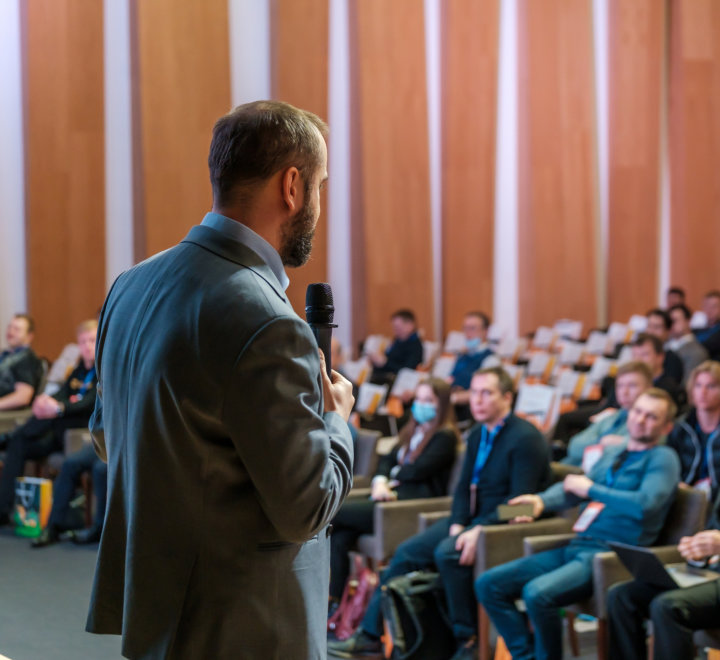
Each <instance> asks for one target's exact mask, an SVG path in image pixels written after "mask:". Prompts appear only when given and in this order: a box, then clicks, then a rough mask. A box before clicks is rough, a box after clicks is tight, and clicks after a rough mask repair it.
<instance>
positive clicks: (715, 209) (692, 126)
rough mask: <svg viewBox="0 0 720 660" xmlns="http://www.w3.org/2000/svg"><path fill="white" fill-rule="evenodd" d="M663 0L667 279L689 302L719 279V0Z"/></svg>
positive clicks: (693, 302) (696, 303) (696, 301)
mask: <svg viewBox="0 0 720 660" xmlns="http://www.w3.org/2000/svg"><path fill="white" fill-rule="evenodd" d="M671 7H672V9H671V16H672V28H671V30H672V31H671V36H670V115H669V124H670V162H671V204H672V220H671V229H670V232H671V240H670V250H671V256H670V263H671V280H672V284H674V285H678V286H682V287H684V288H685V289H686V290H687V293H688V296H689V297H688V302H689V303H690V304H691V305H693V306H694V307H697V306H699V304H700V302H701V299H702V296H703V295H704V293H705V292H707V291H709V290H711V289H717V288H718V285H719V284H720V260H718V258H717V255H718V246H720V177H718V171H719V170H720V5H718V3H717V2H714V1H713V0H691V1H688V0H674V1H673V3H672V5H671Z"/></svg>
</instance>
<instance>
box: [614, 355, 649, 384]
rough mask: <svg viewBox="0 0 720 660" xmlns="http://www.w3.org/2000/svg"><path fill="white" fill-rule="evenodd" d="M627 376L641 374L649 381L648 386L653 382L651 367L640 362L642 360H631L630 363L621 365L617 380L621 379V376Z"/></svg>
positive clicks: (616, 375)
mask: <svg viewBox="0 0 720 660" xmlns="http://www.w3.org/2000/svg"><path fill="white" fill-rule="evenodd" d="M625 374H640V375H641V376H642V377H643V378H644V379H645V380H646V381H647V383H648V385H650V384H651V383H652V382H653V377H652V372H651V371H650V367H648V366H647V365H646V364H645V363H644V362H640V360H631V361H630V362H626V363H625V364H621V365H620V366H619V367H618V369H617V373H616V374H615V380H617V379H618V378H620V376H624V375H625Z"/></svg>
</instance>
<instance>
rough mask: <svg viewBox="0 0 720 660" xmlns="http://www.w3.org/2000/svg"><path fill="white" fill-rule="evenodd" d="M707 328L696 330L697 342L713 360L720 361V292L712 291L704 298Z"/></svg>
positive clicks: (703, 306)
mask: <svg viewBox="0 0 720 660" xmlns="http://www.w3.org/2000/svg"><path fill="white" fill-rule="evenodd" d="M702 308H703V312H705V318H707V326H706V327H705V328H703V329H702V330H696V331H695V336H696V337H697V340H698V341H699V342H700V343H701V344H702V345H703V346H704V347H705V348H706V350H707V352H708V354H709V356H710V359H711V360H720V291H710V292H709V293H707V294H706V295H705V298H703V305H702Z"/></svg>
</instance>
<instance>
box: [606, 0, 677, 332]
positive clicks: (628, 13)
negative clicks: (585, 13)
mask: <svg viewBox="0 0 720 660" xmlns="http://www.w3.org/2000/svg"><path fill="white" fill-rule="evenodd" d="M664 21H665V3H664V2H658V0H634V1H633V2H625V0H610V2H609V23H608V33H609V53H610V62H609V66H608V78H609V90H608V93H609V102H610V108H609V193H608V194H609V200H608V209H609V218H610V220H609V238H608V281H607V287H608V320H609V321H621V322H625V321H627V320H628V319H629V318H630V316H631V315H632V314H637V313H639V314H643V313H644V312H645V311H646V310H648V309H650V308H651V307H653V306H654V304H655V302H656V299H657V287H658V284H657V282H658V251H659V217H658V213H659V211H658V204H659V167H660V110H661V102H662V99H661V76H662V57H663V42H664Z"/></svg>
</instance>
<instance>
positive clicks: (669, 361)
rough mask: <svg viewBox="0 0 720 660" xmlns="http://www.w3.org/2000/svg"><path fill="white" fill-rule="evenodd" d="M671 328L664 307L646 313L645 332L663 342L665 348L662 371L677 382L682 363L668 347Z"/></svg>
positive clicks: (680, 380)
mask: <svg viewBox="0 0 720 660" xmlns="http://www.w3.org/2000/svg"><path fill="white" fill-rule="evenodd" d="M671 328H672V319H671V318H670V314H669V313H668V312H666V311H665V310H664V309H651V310H650V311H649V312H648V313H647V329H646V332H647V333H648V334H651V335H655V336H656V337H657V338H658V339H659V340H660V341H661V342H662V344H663V348H664V349H665V357H664V359H663V365H662V369H663V373H665V374H667V375H668V376H670V378H672V379H674V380H675V381H676V382H677V383H678V384H680V383H682V381H683V375H684V370H683V363H682V360H681V359H680V358H679V357H678V356H677V355H676V354H675V352H674V351H672V350H670V349H669V348H668V345H667V342H668V339H670V330H671Z"/></svg>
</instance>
